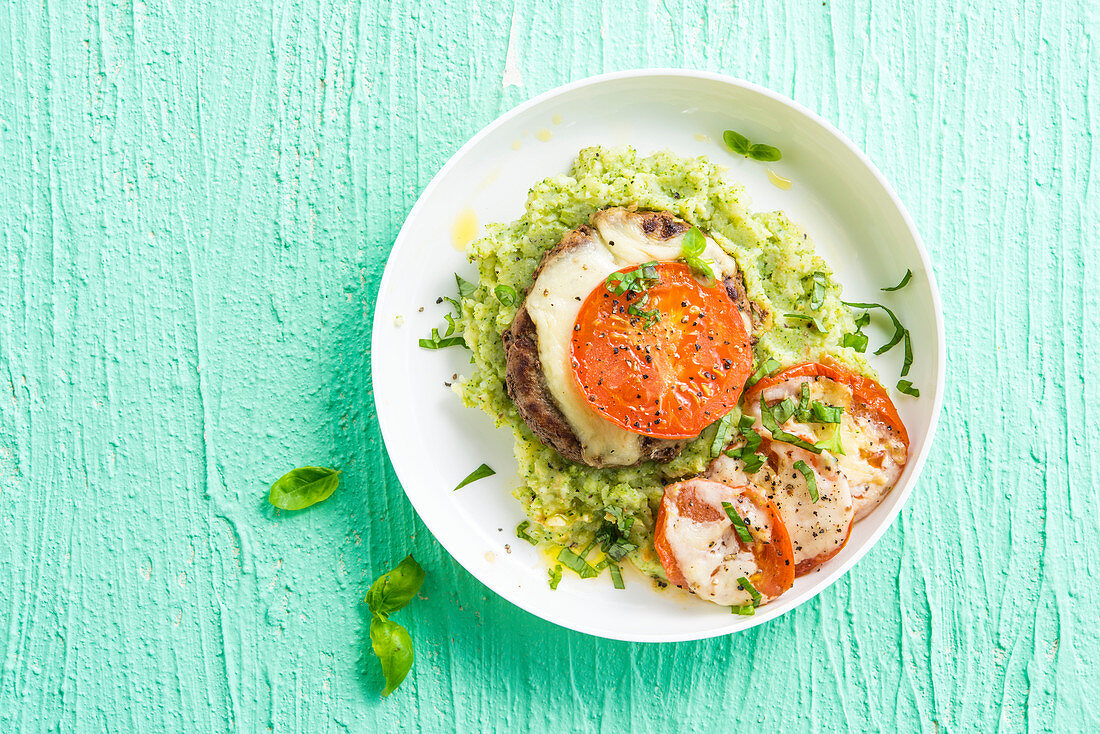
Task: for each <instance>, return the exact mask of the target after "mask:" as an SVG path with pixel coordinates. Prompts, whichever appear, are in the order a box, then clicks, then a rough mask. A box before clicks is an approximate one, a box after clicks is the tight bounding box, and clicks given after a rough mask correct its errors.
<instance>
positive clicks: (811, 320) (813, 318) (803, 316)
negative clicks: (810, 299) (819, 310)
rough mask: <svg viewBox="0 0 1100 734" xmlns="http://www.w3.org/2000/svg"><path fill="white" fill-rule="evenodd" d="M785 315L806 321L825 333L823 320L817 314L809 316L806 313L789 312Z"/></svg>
mask: <svg viewBox="0 0 1100 734" xmlns="http://www.w3.org/2000/svg"><path fill="white" fill-rule="evenodd" d="M784 316H786V317H787V318H788V319H796V320H798V321H805V322H806V323H807V324H810V325H811V326H813V327H814V328H815V329H817V330H818V331H820V332H821V333H822V334H824V333H825V327H824V326H823V325H822V324H821V321H820V320H819V319H818V318H817V317H816V316H807V315H806V314H804V313H788V314H784Z"/></svg>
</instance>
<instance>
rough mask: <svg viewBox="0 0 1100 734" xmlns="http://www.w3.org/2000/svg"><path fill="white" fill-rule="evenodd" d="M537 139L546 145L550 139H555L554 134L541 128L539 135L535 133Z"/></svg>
mask: <svg viewBox="0 0 1100 734" xmlns="http://www.w3.org/2000/svg"><path fill="white" fill-rule="evenodd" d="M535 137H536V138H538V139H539V140H541V141H542V142H544V143H549V142H550V138H552V137H554V133H552V132H550V131H549V130H547V129H546V128H541V129H540V130H539V131H538V132H537V133H535Z"/></svg>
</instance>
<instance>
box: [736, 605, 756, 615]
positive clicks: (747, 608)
mask: <svg viewBox="0 0 1100 734" xmlns="http://www.w3.org/2000/svg"><path fill="white" fill-rule="evenodd" d="M730 611H731V612H733V613H734V614H740V615H741V616H742V617H751V616H752V615H754V614H756V608H755V607H754V606H753V605H752V604H734V605H733V606H731V607H730Z"/></svg>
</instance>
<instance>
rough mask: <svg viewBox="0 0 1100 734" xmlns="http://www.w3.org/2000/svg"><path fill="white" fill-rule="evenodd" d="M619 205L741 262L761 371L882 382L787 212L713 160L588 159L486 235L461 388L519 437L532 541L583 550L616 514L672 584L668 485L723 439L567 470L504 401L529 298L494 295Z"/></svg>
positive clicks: (479, 247)
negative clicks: (668, 218) (664, 556)
mask: <svg viewBox="0 0 1100 734" xmlns="http://www.w3.org/2000/svg"><path fill="white" fill-rule="evenodd" d="M609 206H635V207H637V208H639V209H651V210H666V211H670V212H672V213H673V214H675V215H676V216H678V217H680V218H682V219H684V220H685V221H687V222H690V223H692V224H695V225H696V226H698V227H699V228H700V229H702V230H704V231H705V232H707V233H708V234H709V235H710V236H711V237H712V238H713V239H714V240H715V241H716V242H717V243H718V244H719V246H721V247H722V248H723V249H725V250H726V252H728V253H729V254H730V255H731V256H732V257H733V258H734V259H735V260H736V262H737V264H738V266H739V267H740V268H741V271H742V272H743V273H744V277H745V285H746V288H747V290H748V294H749V297H750V298H752V299H753V300H756V301H758V302H759V303H761V304H763V305H765V306H767V307H768V310H769V312H770V315H769V318H768V322H767V323H766V324H765V326H764V333H763V334H761V335H760V339H759V341H758V342H757V344H756V348H755V354H754V357H755V362H756V364H757V365H759V364H762V363H763V362H764V361H766V360H767V359H768V358H774V359H775V360H776V361H778V362H779V363H780V364H781V365H784V366H786V365H790V364H794V363H797V362H801V361H805V360H814V359H818V358H820V357H822V356H823V355H825V354H830V355H832V356H833V357H834V358H836V359H838V360H839V361H841V362H844V363H847V364H848V365H850V366H852V367H853V368H855V369H856V370H857V371H859V372H863V373H864V374H868V375H871V376H874V373H873V371H872V370H871V369H870V367H869V366H868V365H867V363H866V361H865V360H864V359H863V357H862V356H861V355H859V354H857V353H855V352H854V351H852V350H851V349H847V348H844V347H841V346H840V340H841V338H842V337H843V335H844V334H845V333H847V332H851V331H854V330H855V325H854V323H853V320H852V316H851V314H850V313H849V311H848V309H847V307H845V306H844V305H843V304H841V302H840V290H841V289H840V285H839V284H837V283H836V282H835V281H834V280H833V279H832V270H831V269H830V268H829V266H828V265H827V264H826V263H825V262H824V261H823V260H822V259H821V258H819V257H818V256H817V255H816V254H814V248H813V243H812V242H811V241H810V240H809V239H808V238H807V236H806V235H805V234H804V233H803V232H802V231H801V230H800V229H799V228H798V227H797V226H796V225H795V224H793V223H792V222H790V220H788V219H787V217H786V216H784V215H783V214H782V213H781V212H769V213H763V214H760V213H753V212H752V211H750V210H749V209H748V208H747V202H746V201H745V195H744V193H743V191H742V188H741V187H740V186H739V185H737V184H736V183H734V182H733V181H731V180H730V178H729V173H728V171H727V170H726V169H725V168H724V167H722V166H719V165H715V164H713V163H711V162H709V161H708V160H706V159H705V158H701V157H700V158H693V159H689V158H680V157H678V156H676V155H673V154H672V153H669V152H660V153H656V154H654V155H652V156H649V157H647V158H640V157H638V155H637V153H636V152H635V151H634V150H633V149H632V148H599V147H594V148H585V149H584V150H582V151H580V153H579V155H578V156H577V159H576V161H574V163H573V166H572V169H571V170H570V171H569V173H568V174H566V175H563V176H554V177H551V178H547V179H545V180H544V181H541V182H539V183H538V184H536V185H535V186H534V187H533V188H532V189H531V191H530V192H529V194H528V198H527V209H526V212H525V213H524V215H523V216H522V217H521V218H520V219H518V220H516V221H515V222H512V223H511V224H495V225H489V226H488V227H487V234H486V235H485V236H483V237H482V238H480V239H478V240H477V241H475V242H473V243H471V245H470V246H469V248H468V250H467V252H468V256H469V259H470V261H471V262H473V263H476V264H477V266H478V269H479V271H480V282H479V285H478V288H477V290H476V291H475V292H474V293H473V294H471V295H469V296H468V297H466V298H465V299H463V302H462V315H463V323H464V329H465V332H464V335H465V339H466V343H467V345H469V347H470V349H471V350H472V352H473V361H474V367H473V372H472V374H471V375H470V376H469V377H467V378H465V379H463V380H462V381H461V382H460V383H459V384H458V385H457V389H458V391H459V393H460V395H461V396H462V399H463V402H464V403H465V404H466V405H468V406H476V407H478V408H481V409H482V410H484V411H485V412H487V413H489V414H490V415H491V416H493V418H494V419H495V420H496V423H497V425H502V424H503V425H507V426H508V427H509V428H511V429H512V432H513V433H514V434H515V441H516V444H515V455H516V459H517V461H518V462H519V475H520V478H521V480H522V484H521V485H520V486H519V487H518V488H516V490H515V496H516V498H517V499H519V501H520V502H521V503H522V504H523V507H524V509H525V510H526V512H527V517H528V518H529V520H530V528H528V529H527V533H528V534H529V535H530V536H531V537H533V538H534V539H537V540H540V541H547V542H550V543H555V544H559V545H563V546H574V547H578V546H579V547H586V546H587V545H588V544H589V543H591V542H592V540H593V536H594V534H595V533H596V531H597V530H598V529H599V528H600V527H601V525H603V524H604V523H605V521H606V520H605V516H606V515H607V510H606V508H608V507H619V508H622V510H623V512H624V514H625V515H626V516H629V517H633V518H634V519H635V522H634V523H633V525H632V526H631V528H630V533H629V535H630V538H629V540H630V542H631V543H634V544H637V546H638V550H636V551H634V552H633V553H631V554H630V555H629V556H628V558H629V559H630V560H631V561H632V562H633V563H634V564H635V565H636V566H637V567H638V568H640V569H641V570H642V571H644V572H646V573H649V574H651V575H654V576H657V577H659V578H663V577H664V573H663V571H662V569H661V565H660V563H659V562H658V560H657V558H656V554H655V552H654V550H653V525H654V521H655V519H656V515H657V507H658V504H659V502H660V500H661V496H662V494H663V491H664V485H665V484H667V483H669V482H670V481H672V480H675V479H677V478H679V477H684V476H689V475H692V474H696V473H698V472H700V471H702V470H703V468H704V467H705V466H706V464H707V463H708V462H709V461H710V444H711V440H712V438H713V436H714V433H715V431H716V428H715V427H713V426H712V427H710V428H707V429H706V430H705V431H703V434H702V435H701V436H700V438H699V439H697V440H695V441H694V442H692V443H690V444H689V445H688V446H687V447H686V449H685V450H684V452H683V454H682V455H681V456H679V457H678V458H676V459H674V460H673V461H671V462H669V463H667V464H657V463H655V462H646V463H643V464H641V465H639V466H636V467H627V468H608V469H594V468H592V467H589V466H581V465H578V464H574V463H572V462H569V461H566V460H564V459H562V458H561V456H559V455H558V453H557V452H556V451H554V450H553V449H551V448H549V447H547V446H544V445H543V444H542V443H541V442H540V441H539V440H538V439H537V438H535V436H534V434H532V433H531V431H530V430H529V429H528V428H527V425H526V424H525V423H524V422H523V420H522V419H521V418H520V416H519V413H518V412H517V410H516V408H515V406H514V405H513V404H512V401H511V400H510V399H509V398H508V396H507V394H506V393H505V389H504V370H505V362H504V349H503V346H502V343H501V336H500V335H501V333H502V332H503V331H504V330H505V329H506V328H507V327H508V326H509V324H511V322H512V318H513V316H515V313H516V311H517V309H518V308H519V307H520V305H521V303H522V298H519V299H517V300H516V302H515V303H513V304H512V305H508V306H505V305H503V304H502V303H501V301H500V300H499V299H498V298H497V297H496V295H495V292H496V287H497V286H498V285H507V286H511V287H512V288H514V289H515V291H516V292H517V293H519V294H523V293H525V292H526V290H527V289H528V288H529V287H530V285H531V282H532V273H533V272H534V270H535V267H536V266H537V265H538V263H539V260H540V259H541V258H542V255H543V253H545V252H546V251H547V250H549V249H550V248H551V247H553V246H554V245H556V244H557V243H558V241H559V240H560V239H561V237H562V235H564V234H565V232H567V231H568V230H570V229H574V228H576V227H578V226H580V225H582V224H586V223H587V222H588V218H589V216H590V215H591V214H592V213H593V212H595V211H597V210H599V209H604V208H606V207H609ZM815 273H822V274H824V276H825V277H824V281H825V283H826V288H825V290H826V293H825V300H824V304H823V305H822V306H821V308H819V309H817V310H811V309H810V295H811V291H812V286H813V275H814V274H815ZM819 280H821V277H820V276H819ZM505 300H508V299H507V298H506V299H505ZM787 313H803V314H809V315H813V316H816V317H817V319H818V322H819V323H820V324H821V326H822V327H823V328H824V329H825V331H824V332H819V331H818V330H817V328H816V327H815V326H814V325H813V324H811V323H808V322H806V321H800V320H795V319H787V318H785V317H784V314H787Z"/></svg>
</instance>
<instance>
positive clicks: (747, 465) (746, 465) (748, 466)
mask: <svg viewBox="0 0 1100 734" xmlns="http://www.w3.org/2000/svg"><path fill="white" fill-rule="evenodd" d="M766 460H767V459H765V458H764V456H763V455H762V454H749V455H748V456H745V457H743V458H742V459H741V462H742V464H743V467H742V468H743V469H744V470H745V472H746V473H748V474H755V473H756V472H758V471H760V467H762V466H764V462H765V461H766Z"/></svg>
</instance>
